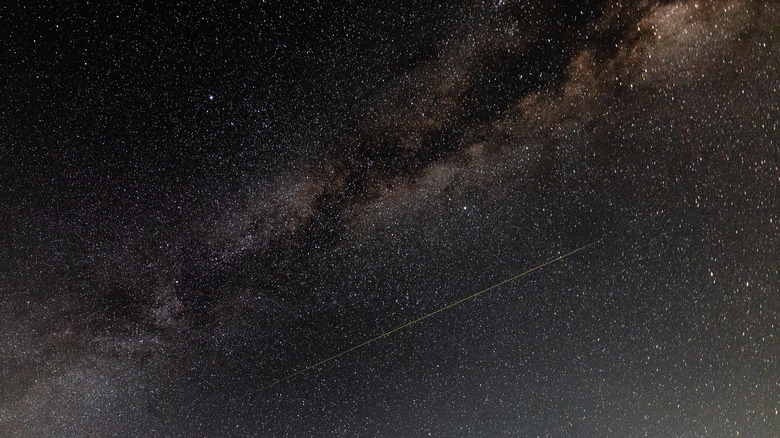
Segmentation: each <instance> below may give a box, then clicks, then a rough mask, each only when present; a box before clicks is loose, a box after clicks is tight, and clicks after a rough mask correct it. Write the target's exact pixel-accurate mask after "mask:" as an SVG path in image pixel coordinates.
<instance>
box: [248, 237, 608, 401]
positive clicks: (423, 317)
mask: <svg viewBox="0 0 780 438" xmlns="http://www.w3.org/2000/svg"><path fill="white" fill-rule="evenodd" d="M599 242H601V239H599V240H595V241H593V242H591V243H588V244H587V245H583V246H581V247H579V248H577V249H575V250H572V251H569V252H567V253H566V254H563V255H560V256H558V257H556V258H554V259H550V260H548V261H546V262H544V263H542V264H541V265H537V266H534V267H533V268H531V269H529V270H527V271H525V272H523V273H521V274H517V275H515V276H514V277H511V278H507V279H506V280H504V281H502V282H500V283H496V284H494V285H492V286H490V287H488V288H486V289H482V290H481V291H479V292H476V293H474V294H471V295H469V296H467V297H465V298H461V299H459V300H458V301H455V302H453V303H450V304H448V305H446V306H444V307H442V308H440V309H437V310H434V311H433V312H431V313H429V314H427V315H423V316H421V317H419V318H417V319H415V320H413V321H409V322H407V323H406V324H404V325H401V326H398V327H396V328H394V329H392V330H390V331H388V332H385V333H382V334H381V335H378V336H375V337H373V338H371V339H369V340H367V341H364V342H361V343H360V344H357V345H355V346H352V347H350V348H348V349H346V350H344V351H342V352H340V353H337V354H334V355H333V356H331V357H329V358H327V359H323V360H321V361H319V362H317V363H315V364H312V365H309V366H307V367H305V368H303V369H301V370H299V371H296V372H294V373H292V374H290V375H288V376H286V377H283V378H281V379H279V380H276V381H274V382H273V383H270V384H268V385H266V386H264V387H263V389H265V388H270V387H272V386H274V385H278V384H279V383H282V382H284V381H285V380H289V379H292V378H293V377H295V376H297V375H299V374H302V373H305V372H306V371H309V370H311V369H314V368H317V367H319V366H320V365H323V364H325V363H327V362H330V361H332V360H333V359H337V358H339V357H341V356H343V355H345V354H347V353H349V352H352V351H355V350H357V349H358V348H361V347H365V346H366V345H368V344H370V343H372V342H375V341H378V340H380V339H382V338H384V337H386V336H389V335H391V334H393V333H395V332H397V331H398V330H401V329H404V328H406V327H409V326H410V325H412V324H417V323H418V322H420V321H422V320H424V319H427V318H430V317H431V316H433V315H436V314H437V313H439V312H443V311H445V310H447V309H450V308H452V307H455V306H457V305H458V304H460V303H463V302H464V301H468V300H472V299H474V298H476V297H478V296H480V295H482V294H484V293H485V292H488V291H490V290H493V289H495V288H497V287H499V286H501V285H504V284H506V283H509V282H510V281H514V280H517V279H518V278H520V277H523V276H525V275H528V274H530V273H531V272H534V271H536V270H538V269H541V268H543V267H545V266H547V265H550V264H552V263H555V262H557V261H559V260H562V259H565V258H566V257H569V256H570V255H572V254H575V253H578V252H580V251H582V250H584V249H587V248H589V247H591V246H593V245H595V244H597V243H599Z"/></svg>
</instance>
